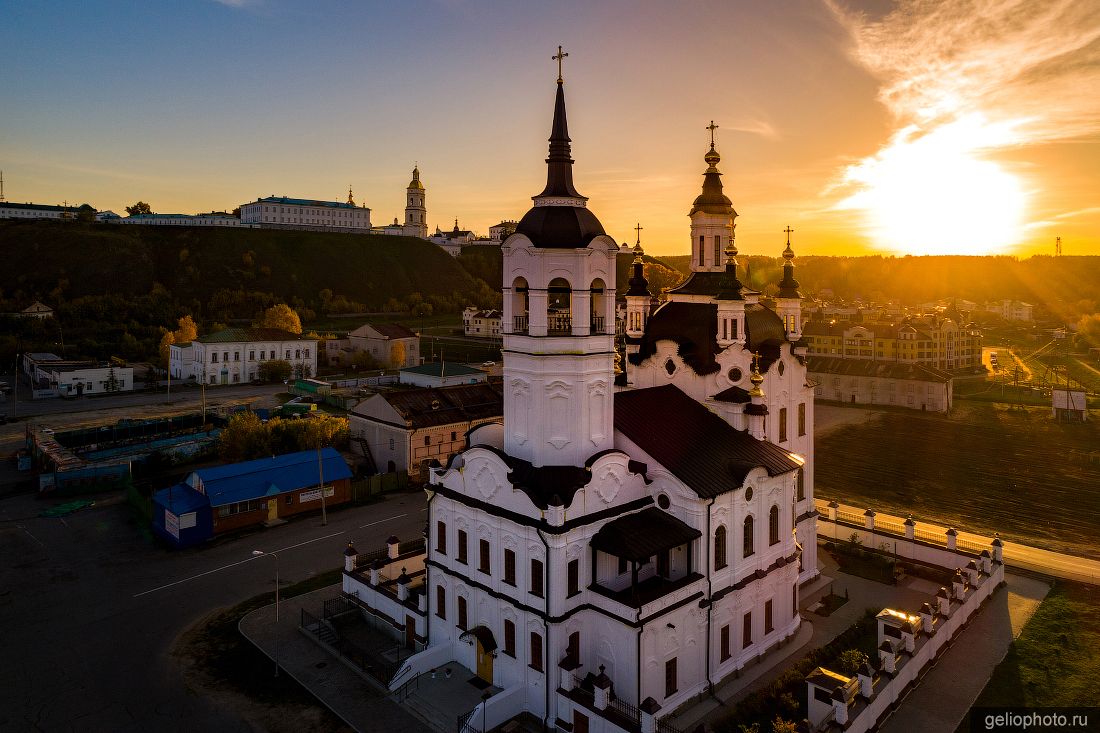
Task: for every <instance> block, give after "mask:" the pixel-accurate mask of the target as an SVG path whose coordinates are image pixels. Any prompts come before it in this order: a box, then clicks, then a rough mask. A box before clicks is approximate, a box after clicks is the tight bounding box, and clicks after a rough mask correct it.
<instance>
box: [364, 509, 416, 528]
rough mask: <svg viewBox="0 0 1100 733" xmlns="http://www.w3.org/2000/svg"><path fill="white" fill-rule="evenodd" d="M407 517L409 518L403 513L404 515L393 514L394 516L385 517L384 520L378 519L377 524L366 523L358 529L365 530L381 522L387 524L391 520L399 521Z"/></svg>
mask: <svg viewBox="0 0 1100 733" xmlns="http://www.w3.org/2000/svg"><path fill="white" fill-rule="evenodd" d="M407 516H409V515H408V513H405V514H395V515H393V516H392V517H386V518H385V519H379V520H378V521H377V522H369V523H367V524H364V525H363V526H361V527H360V528H359V529H366V528H367V527H373V526H374V525H376V524H382V523H383V522H388V521H390V520H391V519H400V518H401V517H407Z"/></svg>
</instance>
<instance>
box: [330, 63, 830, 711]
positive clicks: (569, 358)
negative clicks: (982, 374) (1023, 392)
mask: <svg viewBox="0 0 1100 733" xmlns="http://www.w3.org/2000/svg"><path fill="white" fill-rule="evenodd" d="M705 160H706V163H707V165H708V167H707V169H706V171H705V173H704V182H703V190H702V193H701V194H700V195H699V196H698V197H697V198H696V199H695V201H694V205H693V207H692V209H691V212H690V218H691V251H692V274H691V276H690V277H689V278H688V280H687V281H686V282H685V283H684V284H683V285H681V286H680V287H678V288H677V289H675V290H673V291H671V292H670V293H669V298H668V301H667V302H665V303H664V304H662V305H660V306H659V307H656V308H653V307H652V296H651V294H650V292H649V290H648V284H647V282H646V279H645V276H644V272H643V266H642V261H641V257H640V254H641V248H640V246H639V247H637V248H636V252H637V254H638V256H637V257H636V258H635V261H634V266H633V276H632V277H631V279H630V282H629V285H630V288H629V291H628V292H627V307H626V310H627V313H626V317H627V329H626V339H625V340H626V346H625V351H626V353H625V357H626V358H625V359H622V354H620V353H619V351H618V349H617V345H616V336H615V292H616V290H615V289H616V282H615V260H616V256H617V254H618V250H619V247H618V245H617V244H616V242H615V240H614V239H613V238H612V237H610V236H608V235H607V234H605V232H604V229H603V226H602V225H601V224H600V221H599V219H598V218H597V217H596V215H595V214H594V213H593V212H592V211H591V210H590V209H589V208H588V206H587V201H588V200H587V198H586V197H584V196H582V195H581V194H580V193H578V192H577V190H576V189H575V188H574V185H573V178H572V166H573V160H572V157H571V150H570V139H569V136H568V130H567V125H566V111H565V96H564V86H563V84H562V80H561V79H560V77H559V79H558V86H557V96H556V100H555V107H554V119H553V125H552V132H551V136H550V146H549V156H548V158H547V166H548V172H547V183H546V187H545V189H544V190H543V191H542V192H541V193H540V194H538V195H537V196H534V197H533V201H534V205H533V207H532V208H531V209H530V210H529V211H528V212H527V214H526V215H525V216H524V217H523V218H522V220H521V221H520V222H519V223H518V225H517V226H516V230H515V233H513V234H511V235H510V236H508V237H507V239H506V240H505V241H504V242H503V244H502V249H503V255H504V282H503V291H504V309H503V318H502V324H503V328H502V331H503V334H502V337H503V341H504V347H503V353H504V366H503V374H504V383H503V390H504V416H503V421H502V422H493V423H488V424H484V425H480V426H478V427H475V428H474V429H472V430H471V431H470V432H469V433H468V435H467V443H466V445H467V447H466V449H465V450H463V451H461V452H460V453H458V454H457V455H455V456H454V457H453V458H452V459H451V460H450V461H449V463H448V464H447V465H446V466H438V467H436V468H434V469H433V470H432V471H431V485H430V487H429V488H428V489H427V493H428V497H429V498H428V522H427V530H426V538H425V539H426V541H425V543H424V547H423V550H422V551H421V550H419V549H415V550H413V549H412V548H410V546H409V545H407V544H405V545H398V543H397V540H396V539H394V538H391V544H390V550H389V552H388V553H387V554H386V555H385V557H384V558H379V556H378V553H375V554H374V555H373V556H372V557H370V558H367V557H365V556H362V559H363V560H370V561H373V562H372V563H371V564H370V565H369V567H368V565H367V563H366V562H360V560H359V558H360V556H357V555H356V554H355V552H354V550H353V549H351V548H350V547H349V550H348V558H347V561H346V565H345V573H344V578H343V588H344V591H345V593H346V594H347V595H348V596H350V597H354V598H356V599H358V602H359V605H360V607H361V608H363V609H364V610H365V611H366V612H367V613H370V614H373V615H374V616H375V617H376V618H378V619H384V620H387V621H388V622H389V623H390V625H391V626H393V627H394V628H395V629H401V630H402V634H403V636H404V638H406V639H407V640H408V641H409V643H410V644H413V645H415V646H416V647H417V648H419V649H422V651H419V652H418V653H416V654H414V655H413V656H411V657H410V658H409V659H407V660H406V661H405V662H404V664H403V666H402V667H401V668H400V669H399V670H398V672H397V673H396V675H395V676H394V678H393V680H392V682H391V688H394V689H396V688H397V687H399V686H400V685H402V684H404V683H405V682H406V681H408V680H410V679H412V678H414V677H415V676H416V675H417V674H420V673H424V672H427V671H429V670H433V669H437V668H442V667H445V666H447V665H455V664H457V665H462V666H465V667H467V668H469V669H470V670H471V671H473V672H474V673H475V674H476V675H477V676H479V677H481V678H482V679H483V680H484V681H485V682H486V683H491V684H492V685H493V686H495V687H496V688H499V689H500V691H499V692H497V693H496V694H494V695H493V696H492V697H490V698H488V699H487V700H486V701H485V702H483V703H482V705H480V706H479V707H478V708H477V709H476V710H477V712H476V718H475V719H477V720H478V721H479V725H480V720H481V719H482V718H484V720H485V721H486V725H487V727H488V728H492V727H494V726H496V725H500V724H501V723H502V722H504V721H506V720H509V719H510V718H512V717H514V716H515V715H518V714H520V713H522V712H527V713H530V714H532V715H534V716H535V717H536V718H539V719H541V720H543V721H544V722H545V723H546V724H547V725H548V726H550V727H551V729H553V728H555V726H556V727H557V728H560V729H562V730H569V731H589V730H592V731H604V730H607V731H619V730H630V731H639V730H645V729H646V728H648V729H649V730H651V731H652V730H654V727H653V726H654V724H655V722H656V721H657V720H659V719H660V718H662V717H665V716H667V715H669V714H671V713H672V712H673V711H674V710H676V708H677V707H678V706H680V705H682V704H683V703H685V702H688V701H691V700H693V699H694V698H696V697H697V696H699V695H700V694H702V693H705V692H706V691H707V690H708V689H709V688H711V687H712V686H714V685H716V684H718V683H719V682H720V681H721V680H723V679H724V678H726V677H728V676H729V675H732V674H735V673H736V672H738V670H741V669H742V668H744V667H745V666H746V665H749V664H751V663H753V662H754V661H756V660H758V659H760V658H761V657H764V656H766V655H767V654H768V653H769V652H770V651H771V650H772V649H774V648H775V647H776V646H777V645H779V644H780V643H781V642H783V641H784V640H786V639H788V638H789V637H791V636H792V635H793V634H795V633H796V632H797V631H798V629H799V625H800V624H801V623H802V620H801V618H800V617H799V614H798V596H799V587H800V585H801V584H803V583H805V582H806V581H808V580H810V579H811V578H813V577H814V576H815V575H816V574H817V563H816V542H815V538H816V516H817V515H816V511H815V509H814V501H813V434H812V425H813V390H812V388H811V387H809V386H807V383H806V367H805V346H804V344H803V342H802V341H801V327H802V324H801V315H800V313H801V310H800V300H801V295H800V294H799V292H798V283H797V281H795V279H794V266H793V262H792V260H793V258H794V253H793V252H792V251H791V250H790V247H789V246H788V248H787V250H786V251H785V252H784V257H785V258H786V265H785V267H784V277H783V280H782V282H780V283H779V287H780V291H779V297H778V301H777V302H778V309H777V310H778V313H777V312H775V311H771V310H768V309H766V308H765V307H764V306H763V305H761V304H760V302H759V297H760V294H759V293H757V292H754V291H752V290H749V289H748V288H746V287H744V286H743V285H742V284H741V283H740V282H739V280H738V270H737V262H736V255H737V250H736V247H735V246H734V220H735V218H736V216H737V213H736V212H735V211H734V209H733V206H732V204H731V202H730V200H729V198H728V197H727V196H726V195H725V194H724V193H723V190H722V183H721V180H720V175H721V174H720V173H719V172H718V168H717V164H718V163H719V162H720V157H719V155H718V153H717V151H716V150H715V148H714V145H713V141H712V144H711V148H710V150H709V151H708V152H707V154H706V157H705ZM620 363H621V364H622V366H623V367H625V369H623V368H620V366H619V365H620ZM402 549H406V550H407V551H406V552H402ZM398 567H400V568H401V572H400V575H398V573H397V571H396V568H398ZM390 568H393V570H389V569H390ZM483 708H484V709H483ZM608 710H612V711H613V713H614V714H611V713H609V712H608ZM615 721H618V722H615ZM631 721H633V722H631Z"/></svg>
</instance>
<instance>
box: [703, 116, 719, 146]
mask: <svg viewBox="0 0 1100 733" xmlns="http://www.w3.org/2000/svg"><path fill="white" fill-rule="evenodd" d="M703 129H705V130H710V146H711V147H712V148H713V147H714V131H715V130H717V129H718V125H716V124H714V120H711V121H710V124H709V125H707V126H706V127H705V128H703Z"/></svg>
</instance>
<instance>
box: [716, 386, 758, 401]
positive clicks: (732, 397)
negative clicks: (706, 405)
mask: <svg viewBox="0 0 1100 733" xmlns="http://www.w3.org/2000/svg"><path fill="white" fill-rule="evenodd" d="M711 399H713V400H717V401H718V402H736V403H744V402H752V398H751V397H749V391H748V390H747V389H743V388H741V387H730V388H729V389H724V390H722V391H721V392H719V393H718V394H716V395H714V397H712V398H711Z"/></svg>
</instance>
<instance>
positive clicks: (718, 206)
mask: <svg viewBox="0 0 1100 733" xmlns="http://www.w3.org/2000/svg"><path fill="white" fill-rule="evenodd" d="M703 159H704V160H705V161H706V162H707V170H706V172H705V173H703V192H702V193H701V194H699V195H698V196H696V197H695V203H694V204H693V205H692V207H691V211H690V212H689V213H688V216H693V215H694V214H695V213H696V212H702V213H704V214H719V215H723V216H730V215H732V214H734V213H736V212H734V210H733V202H732V201H730V199H729V196H726V194H724V193H722V174H721V173H719V172H718V167H717V166H718V162H719V161H721V160H722V158H721V156H719V155H718V151H717V150H715V149H714V147H713V146H712V147H711V149H710V150H708V151H707V154H706V155H705V156H704V158H703Z"/></svg>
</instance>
